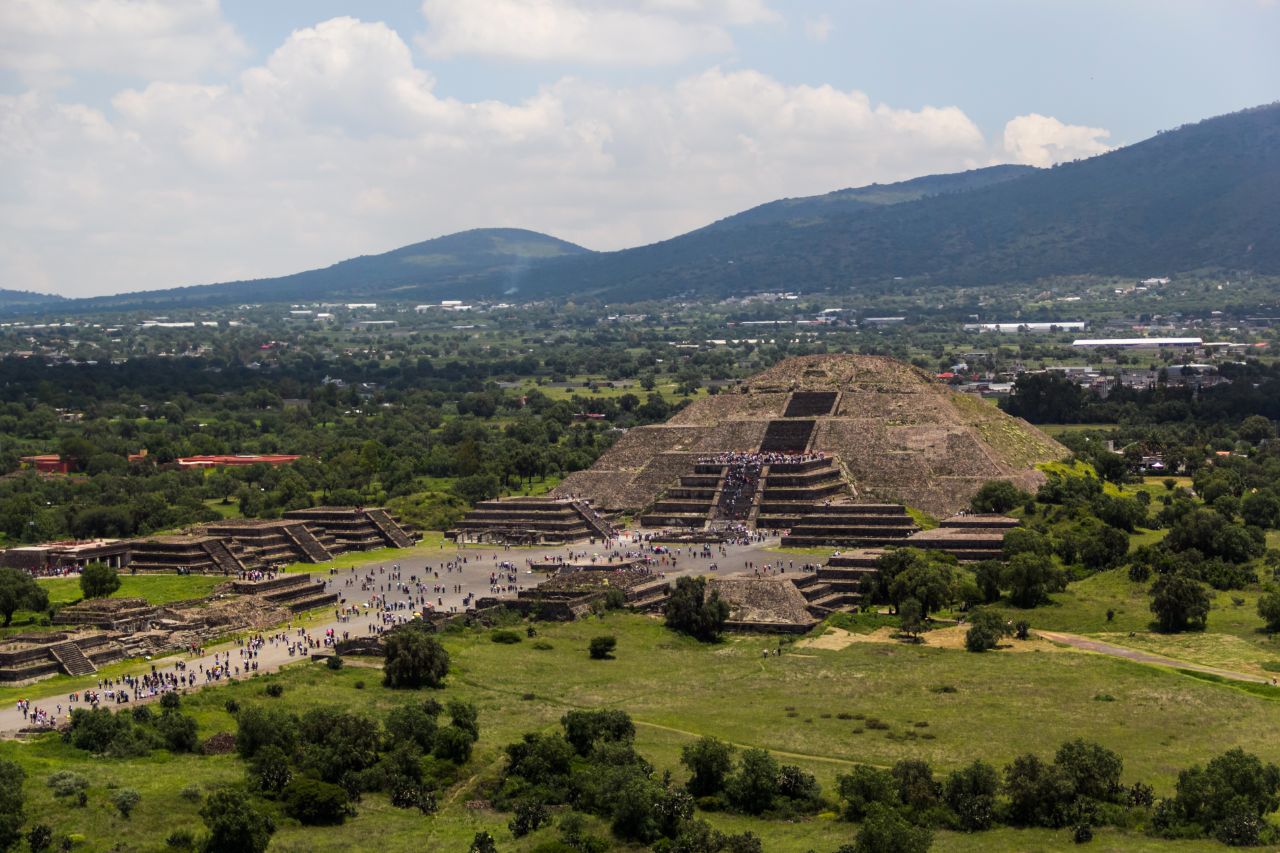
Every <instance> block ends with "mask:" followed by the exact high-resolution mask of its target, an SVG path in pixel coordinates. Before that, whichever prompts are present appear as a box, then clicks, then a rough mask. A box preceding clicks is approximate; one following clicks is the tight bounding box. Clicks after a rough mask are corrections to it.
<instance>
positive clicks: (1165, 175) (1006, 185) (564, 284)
mask: <svg viewBox="0 0 1280 853" xmlns="http://www.w3.org/2000/svg"><path fill="white" fill-rule="evenodd" d="M971 174H973V173H971ZM977 174H979V175H980V174H981V173H977ZM1001 177H1005V178H1006V179H1005V180H1001V181H998V182H987V183H986V185H983V186H976V187H974V188H972V189H967V190H962V191H954V192H942V193H938V194H932V195H928V196H926V197H921V198H918V199H915V200H909V201H902V202H900V203H897V204H890V205H879V206H874V207H872V206H861V205H852V204H850V200H837V201H831V202H826V204H828V205H829V209H830V211H831V212H829V213H825V212H824V211H823V207H822V205H823V204H824V203H823V202H822V201H820V199H824V198H827V197H823V196H820V197H817V199H804V200H799V201H796V202H790V203H786V202H783V203H775V204H780V205H781V206H779V207H774V206H771V205H765V206H764V207H762V208H756V209H755V210H754V211H748V212H747V213H746V214H742V215H741V216H742V217H743V218H741V219H738V220H737V222H736V223H735V222H734V219H736V218H735V217H731V218H730V219H729V220H724V221H722V222H720V223H717V225H715V226H712V227H708V228H703V229H700V230H698V231H694V232H691V233H689V234H685V235H683V236H680V237H676V238H674V239H671V240H667V241H664V242H662V243H655V244H653V245H650V246H643V247H640V248H636V249H628V250H625V251H621V252H611V253H601V254H596V255H592V256H589V257H584V258H577V259H573V260H572V261H571V262H566V261H556V262H552V263H548V264H545V265H540V266H539V267H538V268H537V269H535V270H533V271H532V272H531V274H530V276H529V278H528V280H527V282H526V288H527V290H528V291H530V292H535V293H537V292H546V293H564V294H573V295H575V296H581V295H583V294H594V295H597V296H599V297H601V298H606V299H613V300H626V299H628V298H637V297H639V296H641V295H643V296H645V297H652V296H661V295H665V294H675V293H687V292H692V293H699V294H705V295H729V294H735V293H749V292H753V291H759V290H762V289H787V290H794V289H803V290H809V291H812V290H837V291H839V290H850V289H857V288H860V287H863V286H867V285H872V284H875V283H884V282H886V281H888V280H890V279H891V278H893V277H895V276H901V277H904V278H909V279H913V280H917V281H920V280H923V281H930V282H935V283H938V284H948V283H954V284H971V283H992V282H1000V281H1014V280H1022V281H1025V280H1028V279H1033V278H1038V277H1041V276H1048V275H1062V274H1084V273H1097V274H1117V275H1157V274H1164V273H1168V272H1179V271H1188V270H1194V269H1201V268H1219V269H1228V270H1252V271H1255V272H1261V273H1280V105H1276V104H1273V105H1269V106H1265V107H1258V108H1256V109H1252V110H1246V111H1244V112H1239V113H1233V114H1231V115H1226V116H1221V117H1218V118H1213V119H1208V120H1205V121H1202V122H1200V123H1198V124H1193V125H1187V126H1184V127H1181V128H1178V129H1177V130H1173V131H1169V132H1166V133H1162V134H1159V135H1157V136H1155V137H1152V138H1151V139H1148V140H1145V141H1144V142H1140V143H1137V144H1135V145H1130V146H1128V147H1125V148H1120V149H1117V150H1116V151H1112V152H1110V153H1108V154H1104V155H1101V156H1098V157H1093V158H1091V159H1088V160H1082V161H1078V162H1073V163H1065V164H1062V165H1059V166H1057V167H1055V168H1052V169H1040V170H1033V171H1030V172H1026V173H1023V174H1021V175H1019V174H1016V173H1015V174H1007V173H1006V174H1004V175H1001ZM898 186H901V185H898ZM868 189H870V188H868ZM846 192H847V191H846ZM836 195H837V196H839V195H840V194H836ZM851 201H861V199H858V198H857V197H854V198H853V199H851ZM787 211H801V212H802V215H800V216H795V217H792V216H789V215H788V216H780V214H782V213H786V212H787ZM780 220H781V221H780Z"/></svg>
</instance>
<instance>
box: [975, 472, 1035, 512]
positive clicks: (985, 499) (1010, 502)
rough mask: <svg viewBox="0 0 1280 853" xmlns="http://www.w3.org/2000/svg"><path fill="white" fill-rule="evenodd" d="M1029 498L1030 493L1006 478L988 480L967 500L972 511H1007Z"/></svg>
mask: <svg viewBox="0 0 1280 853" xmlns="http://www.w3.org/2000/svg"><path fill="white" fill-rule="evenodd" d="M1029 500H1031V495H1029V494H1027V493H1026V492H1024V491H1022V489H1019V488H1018V487H1017V486H1015V485H1014V484H1013V483H1010V482H1009V481H1008V480H988V481H987V482H985V483H983V484H982V486H981V488H979V489H978V491H977V493H976V494H974V496H973V498H972V499H971V500H970V501H969V505H970V507H972V508H973V511H974V512H1008V511H1009V510H1011V509H1014V508H1015V507H1020V506H1022V505H1023V504H1024V503H1026V502H1027V501H1029Z"/></svg>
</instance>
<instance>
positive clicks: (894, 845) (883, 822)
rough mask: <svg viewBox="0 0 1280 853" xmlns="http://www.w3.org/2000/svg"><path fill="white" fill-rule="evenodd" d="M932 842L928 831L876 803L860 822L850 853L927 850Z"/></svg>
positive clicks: (925, 851) (931, 836)
mask: <svg viewBox="0 0 1280 853" xmlns="http://www.w3.org/2000/svg"><path fill="white" fill-rule="evenodd" d="M932 844H933V833H932V832H931V831H930V830H928V829H926V828H925V827H917V826H912V825H911V824H910V823H908V822H907V820H906V819H905V818H903V817H902V816H901V815H899V814H898V813H897V812H896V811H894V810H893V809H891V808H889V807H888V806H885V805H882V804H879V803H877V804H875V805H873V806H871V809H870V811H869V813H868V814H867V818H866V820H864V821H863V822H862V828H861V829H860V830H858V837H857V838H856V839H854V842H853V850H852V853H927V851H928V850H929V847H930V846H931V845H932Z"/></svg>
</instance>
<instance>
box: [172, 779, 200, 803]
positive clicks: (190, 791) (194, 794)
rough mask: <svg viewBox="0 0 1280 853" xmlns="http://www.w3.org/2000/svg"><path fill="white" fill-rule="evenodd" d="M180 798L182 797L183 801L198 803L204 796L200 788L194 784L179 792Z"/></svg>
mask: <svg viewBox="0 0 1280 853" xmlns="http://www.w3.org/2000/svg"><path fill="white" fill-rule="evenodd" d="M178 796H179V797H182V799H184V800H186V801H187V802H189V803H198V802H200V798H201V797H203V796H204V794H202V793H201V792H200V786H199V785H197V784H196V783H195V782H192V783H191V784H190V785H186V786H184V787H183V789H182V790H181V791H179V792H178Z"/></svg>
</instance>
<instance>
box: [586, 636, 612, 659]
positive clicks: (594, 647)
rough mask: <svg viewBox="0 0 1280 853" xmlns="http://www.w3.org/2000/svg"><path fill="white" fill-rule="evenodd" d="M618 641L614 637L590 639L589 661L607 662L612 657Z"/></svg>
mask: <svg viewBox="0 0 1280 853" xmlns="http://www.w3.org/2000/svg"><path fill="white" fill-rule="evenodd" d="M617 646H618V640H617V638H616V637H610V636H600V637H592V638H591V659H592V660H608V659H609V658H612V657H613V650H614V649H615V648H617Z"/></svg>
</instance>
